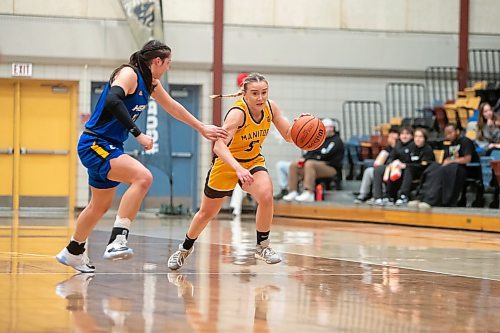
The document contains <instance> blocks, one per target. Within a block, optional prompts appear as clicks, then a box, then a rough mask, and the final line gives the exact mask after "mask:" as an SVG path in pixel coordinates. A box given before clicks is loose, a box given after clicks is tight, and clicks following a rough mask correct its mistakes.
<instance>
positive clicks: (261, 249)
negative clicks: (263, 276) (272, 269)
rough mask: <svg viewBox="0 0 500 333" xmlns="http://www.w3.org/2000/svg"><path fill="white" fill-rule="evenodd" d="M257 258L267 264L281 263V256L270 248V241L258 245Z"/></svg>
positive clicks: (256, 249)
mask: <svg viewBox="0 0 500 333" xmlns="http://www.w3.org/2000/svg"><path fill="white" fill-rule="evenodd" d="M255 258H257V259H260V260H264V261H265V262H266V263H267V264H277V263H279V262H280V261H281V258H280V256H279V255H278V254H277V253H276V251H274V250H273V249H272V248H271V247H270V246H269V239H267V240H265V241H263V242H261V243H260V245H259V244H257V246H256V248H255Z"/></svg>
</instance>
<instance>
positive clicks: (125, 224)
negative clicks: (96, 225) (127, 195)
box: [113, 215, 132, 229]
mask: <svg viewBox="0 0 500 333" xmlns="http://www.w3.org/2000/svg"><path fill="white" fill-rule="evenodd" d="M131 223H132V221H130V219H128V218H126V217H119V216H118V215H116V220H115V224H114V225H113V227H115V228H125V229H130V224H131Z"/></svg>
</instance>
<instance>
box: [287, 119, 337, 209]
mask: <svg viewBox="0 0 500 333" xmlns="http://www.w3.org/2000/svg"><path fill="white" fill-rule="evenodd" d="M322 122H323V124H324V125H325V129H326V139H325V142H324V143H323V145H322V146H321V147H319V148H318V149H316V150H313V151H309V152H307V153H306V154H305V155H304V157H303V158H302V159H300V160H298V161H296V162H292V163H291V164H290V168H289V170H288V194H287V195H285V196H284V197H283V200H285V201H292V200H296V201H299V202H313V201H314V189H315V183H316V179H317V178H329V177H332V178H333V177H335V175H337V173H340V172H341V170H342V160H343V159H344V143H343V142H342V140H341V139H340V136H339V135H338V134H337V133H336V131H335V127H334V123H333V120H331V119H329V118H325V119H323V120H322ZM301 178H303V179H304V191H303V192H302V193H301V194H300V195H299V194H298V192H297V191H298V183H299V179H301Z"/></svg>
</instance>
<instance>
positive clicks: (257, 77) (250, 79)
mask: <svg viewBox="0 0 500 333" xmlns="http://www.w3.org/2000/svg"><path fill="white" fill-rule="evenodd" d="M262 81H264V82H266V83H268V82H267V80H266V78H265V77H264V75H262V74H259V73H250V74H248V76H247V77H246V78H245V80H243V82H242V83H241V86H240V89H239V90H238V91H237V92H235V93H232V94H227V95H222V94H219V95H210V98H212V99H214V98H224V97H238V96H241V95H243V92H244V91H246V90H247V86H248V84H249V83H254V82H262Z"/></svg>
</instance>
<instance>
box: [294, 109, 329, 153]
mask: <svg viewBox="0 0 500 333" xmlns="http://www.w3.org/2000/svg"><path fill="white" fill-rule="evenodd" d="M291 135H292V140H293V142H294V143H295V145H296V146H297V147H299V148H300V149H302V150H307V151H310V150H315V149H318V148H319V147H321V145H322V144H323V142H325V138H326V130H325V125H323V123H322V122H321V120H320V119H319V118H316V117H314V116H310V115H309V116H302V117H300V118H299V119H297V120H296V121H295V122H294V123H293V126H292V131H291Z"/></svg>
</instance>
